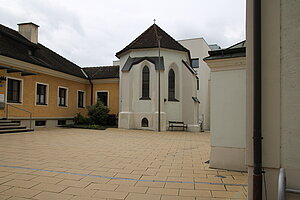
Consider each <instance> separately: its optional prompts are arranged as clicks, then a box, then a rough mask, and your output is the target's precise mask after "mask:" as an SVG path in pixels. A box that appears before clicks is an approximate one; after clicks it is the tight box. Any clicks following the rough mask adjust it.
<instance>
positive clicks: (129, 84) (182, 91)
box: [119, 48, 199, 131]
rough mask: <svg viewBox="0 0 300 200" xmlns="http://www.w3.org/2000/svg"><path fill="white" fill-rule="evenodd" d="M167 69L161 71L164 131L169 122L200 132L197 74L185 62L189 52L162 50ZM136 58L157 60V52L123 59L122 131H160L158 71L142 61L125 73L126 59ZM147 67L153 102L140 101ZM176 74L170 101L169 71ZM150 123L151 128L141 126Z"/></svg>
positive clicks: (134, 53)
mask: <svg viewBox="0 0 300 200" xmlns="http://www.w3.org/2000/svg"><path fill="white" fill-rule="evenodd" d="M160 52H161V57H163V59H164V63H163V64H164V70H161V72H160V73H161V75H160V76H161V87H160V88H161V98H160V102H161V123H160V128H161V130H162V131H165V130H167V129H168V121H183V122H184V123H186V124H188V131H199V124H198V117H197V115H198V103H197V102H194V100H193V99H192V97H196V96H197V94H196V82H197V80H196V75H195V74H193V73H192V72H191V71H190V70H189V69H188V68H187V67H186V66H185V65H184V64H183V62H182V60H185V61H187V60H188V59H189V57H188V54H187V52H181V51H176V50H169V49H164V48H162V49H161V51H160ZM129 56H130V57H131V58H137V57H158V49H140V50H131V51H129V52H127V53H125V54H123V55H121V56H120V91H119V92H120V98H119V99H120V104H119V105H120V108H119V109H120V112H119V128H126V129H148V130H158V92H157V91H158V71H157V70H156V69H155V65H154V64H153V63H152V62H150V61H148V60H143V61H141V62H139V63H137V64H135V65H133V66H132V67H131V69H130V70H129V71H122V68H123V66H124V65H125V62H126V60H127V59H128V58H129ZM144 66H147V67H148V68H149V71H150V89H149V97H150V100H141V99H140V98H141V96H142V70H143V67H144ZM170 69H173V70H174V72H175V98H176V99H177V100H178V101H169V100H168V72H169V70H170ZM143 118H146V119H147V120H148V122H149V123H148V127H142V119H143Z"/></svg>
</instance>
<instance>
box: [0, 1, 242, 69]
mask: <svg viewBox="0 0 300 200" xmlns="http://www.w3.org/2000/svg"><path fill="white" fill-rule="evenodd" d="M245 1H246V0H152V1H143V0H80V1H79V0H0V23H1V24H3V25H5V26H8V27H10V28H12V29H15V30H17V24H18V23H23V22H33V23H35V24H38V25H39V26H40V27H39V43H41V44H43V45H45V46H46V47H48V48H50V49H52V50H53V51H55V52H56V53H58V54H60V55H62V56H64V57H65V58H67V59H69V60H70V61H72V62H74V63H76V64H77V65H79V66H103V65H112V61H113V60H117V58H116V57H115V53H116V52H118V51H119V50H121V49H123V48H124V47H125V46H126V45H128V44H129V43H130V42H131V41H133V40H134V39H135V38H136V37H138V36H139V35H140V34H141V33H142V32H144V31H145V30H146V29H147V28H148V27H149V26H151V25H152V24H153V19H156V23H157V24H158V25H159V26H160V27H161V28H162V29H163V30H165V31H166V32H167V33H168V34H169V35H171V36H172V37H173V38H174V39H176V40H180V39H188V38H198V37H203V38H204V39H205V40H206V41H207V43H209V44H215V43H217V44H218V45H220V46H221V47H222V48H225V47H228V46H230V45H232V44H234V43H237V42H239V41H241V40H244V39H245Z"/></svg>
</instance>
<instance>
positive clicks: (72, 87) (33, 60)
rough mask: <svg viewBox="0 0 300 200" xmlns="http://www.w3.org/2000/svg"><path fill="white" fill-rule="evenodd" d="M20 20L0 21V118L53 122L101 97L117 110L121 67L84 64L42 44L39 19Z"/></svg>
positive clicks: (34, 123) (65, 121)
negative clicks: (15, 24)
mask: <svg viewBox="0 0 300 200" xmlns="http://www.w3.org/2000/svg"><path fill="white" fill-rule="evenodd" d="M18 25H19V31H15V30H12V29H10V28H8V27H5V26H3V25H1V24H0V79H1V83H0V118H8V119H12V120H14V121H20V122H21V123H22V124H24V125H27V126H29V124H30V121H31V126H32V127H38V126H41V127H55V126H59V125H64V124H68V123H71V122H72V119H73V118H74V116H75V115H76V113H81V114H83V115H86V114H87V109H86V108H87V106H89V105H91V104H95V103H96V102H97V101H98V100H100V101H102V102H103V103H104V104H105V105H106V106H108V107H109V109H110V114H115V115H116V114H118V107H119V105H118V98H119V97H118V96H119V66H108V67H89V68H81V67H79V66H77V65H76V64H74V63H72V62H70V61H68V60H67V59H65V58H63V57H62V56H60V55H58V54H56V53H55V52H53V51H51V50H50V49H48V48H47V47H45V46H43V45H42V44H40V43H38V26H37V25H36V24H33V23H23V24H18ZM30 116H31V119H32V120H30Z"/></svg>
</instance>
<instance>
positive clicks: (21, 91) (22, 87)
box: [5, 76, 24, 105]
mask: <svg viewBox="0 0 300 200" xmlns="http://www.w3.org/2000/svg"><path fill="white" fill-rule="evenodd" d="M6 78H7V79H6V88H5V90H6V91H5V103H7V104H17V105H23V94H24V93H23V89H24V80H23V79H21V78H15V77H10V76H7V77H6ZM8 79H14V80H18V81H21V88H20V102H19V103H14V102H7V89H8Z"/></svg>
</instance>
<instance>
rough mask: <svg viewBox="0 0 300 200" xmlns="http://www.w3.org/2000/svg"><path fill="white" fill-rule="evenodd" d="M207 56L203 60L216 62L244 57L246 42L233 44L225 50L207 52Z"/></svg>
mask: <svg viewBox="0 0 300 200" xmlns="http://www.w3.org/2000/svg"><path fill="white" fill-rule="evenodd" d="M208 54H209V56H208V57H206V58H204V59H203V60H216V59H224V58H237V57H245V56H246V40H244V41H242V42H239V43H237V44H234V45H232V46H230V47H228V48H226V49H219V50H214V51H209V52H208Z"/></svg>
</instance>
